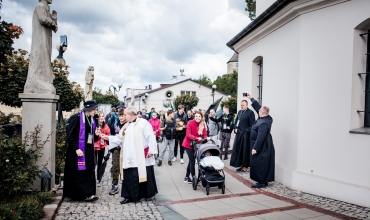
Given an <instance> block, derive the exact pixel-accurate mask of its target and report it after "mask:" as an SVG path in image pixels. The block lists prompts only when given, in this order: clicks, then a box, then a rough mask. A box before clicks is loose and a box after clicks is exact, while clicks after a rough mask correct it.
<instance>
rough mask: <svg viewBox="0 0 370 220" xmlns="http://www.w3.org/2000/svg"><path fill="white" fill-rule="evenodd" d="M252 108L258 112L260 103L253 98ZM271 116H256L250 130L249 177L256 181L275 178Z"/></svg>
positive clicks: (267, 180) (261, 181)
mask: <svg viewBox="0 0 370 220" xmlns="http://www.w3.org/2000/svg"><path fill="white" fill-rule="evenodd" d="M252 106H253V108H254V109H255V110H256V112H258V111H259V110H260V108H261V106H260V104H259V103H258V102H257V101H255V100H253V102H252ZM272 121H273V120H272V117H271V116H266V117H263V118H258V119H257V121H256V123H255V124H254V125H253V127H252V130H251V146H252V150H253V149H254V150H256V151H257V153H256V154H254V155H252V154H251V169H250V177H251V179H252V180H254V181H256V182H258V183H268V182H271V181H274V180H275V148H274V143H273V141H272V136H271V133H270V132H271V126H272Z"/></svg>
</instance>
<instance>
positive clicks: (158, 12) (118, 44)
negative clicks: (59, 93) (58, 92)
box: [2, 0, 250, 99]
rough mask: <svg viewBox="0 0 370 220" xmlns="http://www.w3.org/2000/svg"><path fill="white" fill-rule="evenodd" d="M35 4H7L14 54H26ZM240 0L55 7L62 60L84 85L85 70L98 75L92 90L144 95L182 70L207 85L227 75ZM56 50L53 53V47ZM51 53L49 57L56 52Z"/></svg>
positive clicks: (72, 1) (67, 2) (81, 2)
mask: <svg viewBox="0 0 370 220" xmlns="http://www.w3.org/2000/svg"><path fill="white" fill-rule="evenodd" d="M37 2H38V1H37V0H4V2H3V10H2V18H3V19H4V20H6V21H8V22H12V23H14V24H17V25H20V26H22V28H23V29H24V32H25V33H24V35H23V36H22V37H21V38H20V39H19V40H17V41H16V43H15V48H23V49H26V50H29V49H30V48H31V36H32V14H33V8H34V6H35V5H36V4H37ZM244 8H245V1H244V0H202V1H196V0H188V1H184V0H182V1H180V0H171V1H163V0H162V1H160V0H152V1H145V0H125V1H122V0H109V1H99V0H78V1H76V0H63V1H56V0H54V2H53V4H52V5H51V10H54V9H55V10H56V11H58V22H59V23H58V26H59V30H58V33H57V34H54V35H53V42H54V45H55V44H56V42H57V41H58V40H59V36H60V35H67V36H68V43H69V45H68V46H69V48H68V50H67V52H66V53H65V54H64V57H65V59H66V61H67V63H68V65H70V66H71V69H70V72H71V74H70V79H71V80H74V81H77V82H78V83H80V84H81V85H84V77H85V73H86V69H87V68H88V66H90V65H92V66H94V67H95V77H96V80H95V82H94V85H95V86H97V87H99V88H101V89H102V91H103V92H104V91H106V90H108V87H109V86H110V85H114V86H116V85H117V84H118V83H122V84H123V88H122V89H121V91H120V92H119V93H118V94H119V97H120V99H122V97H123V96H124V95H126V94H125V90H126V88H128V87H130V88H143V87H144V86H146V85H149V84H152V85H153V87H154V88H155V87H157V86H159V84H160V83H169V82H170V79H171V77H172V75H178V74H179V70H180V69H185V74H186V75H187V77H191V78H198V77H199V76H200V75H202V74H206V75H208V76H209V77H210V78H211V79H216V78H217V76H219V75H222V74H224V73H226V62H227V61H228V60H229V59H230V57H231V56H232V55H233V51H232V50H230V49H229V48H227V46H226V43H227V42H228V41H229V40H230V39H231V38H232V37H234V36H235V35H236V34H237V33H238V32H239V31H241V30H242V29H243V28H244V27H245V26H247V25H248V23H249V22H250V21H249V18H248V15H247V13H246V12H245V10H244ZM54 47H55V46H54ZM54 47H53V55H52V56H53V57H52V58H55V57H56V56H57V53H58V52H57V51H56V49H54Z"/></svg>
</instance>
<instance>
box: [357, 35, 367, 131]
mask: <svg viewBox="0 0 370 220" xmlns="http://www.w3.org/2000/svg"><path fill="white" fill-rule="evenodd" d="M366 35H367V52H366V54H365V56H366V72H365V73H358V75H359V76H361V75H365V77H366V79H365V91H364V92H365V111H357V112H358V113H360V112H363V113H364V116H365V117H364V127H370V56H368V55H369V54H370V42H369V41H370V30H368V31H367V33H363V34H360V36H361V37H365V36H366Z"/></svg>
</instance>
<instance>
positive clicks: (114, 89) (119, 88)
mask: <svg viewBox="0 0 370 220" xmlns="http://www.w3.org/2000/svg"><path fill="white" fill-rule="evenodd" d="M110 87H113V92H114V94H116V92H119V91H120V90H121V88H122V84H121V83H120V84H118V90H117V89H116V87H114V86H113V85H110V86H109V90H108V91H109V93H112V91H111V90H110Z"/></svg>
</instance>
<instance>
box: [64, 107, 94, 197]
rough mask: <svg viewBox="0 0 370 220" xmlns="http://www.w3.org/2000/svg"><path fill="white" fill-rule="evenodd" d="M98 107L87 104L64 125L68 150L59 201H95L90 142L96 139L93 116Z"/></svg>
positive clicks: (92, 154)
mask: <svg viewBox="0 0 370 220" xmlns="http://www.w3.org/2000/svg"><path fill="white" fill-rule="evenodd" d="M97 108H98V104H96V102H95V101H93V100H90V101H86V102H85V103H84V109H83V110H82V111H80V112H79V113H77V114H75V115H72V116H71V117H70V118H69V120H68V123H67V125H66V131H67V142H68V149H67V153H66V161H65V168H64V187H63V197H68V198H71V199H74V200H85V201H95V200H98V199H99V197H97V196H95V194H96V177H95V161H94V160H95V157H94V139H95V140H96V139H97V138H98V135H99V129H98V130H96V121H95V119H94V115H95V113H96V109H97Z"/></svg>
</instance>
